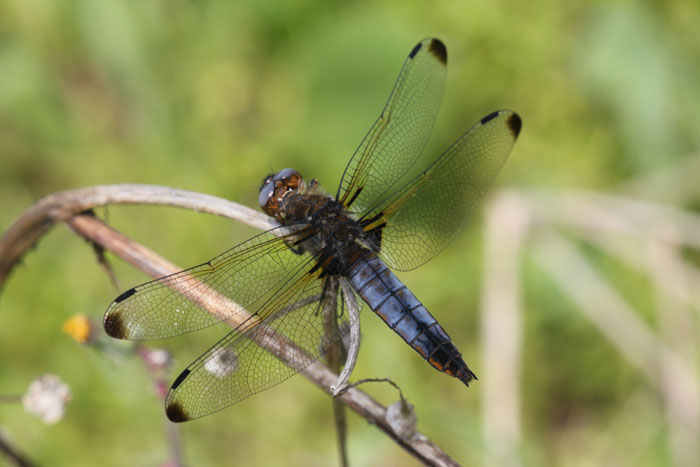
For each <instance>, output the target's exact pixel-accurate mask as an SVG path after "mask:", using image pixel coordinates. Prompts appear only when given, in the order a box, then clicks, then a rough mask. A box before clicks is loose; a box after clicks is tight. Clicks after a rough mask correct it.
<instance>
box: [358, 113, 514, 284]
mask: <svg viewBox="0 0 700 467" xmlns="http://www.w3.org/2000/svg"><path fill="white" fill-rule="evenodd" d="M521 126H522V122H521V120H520V117H519V116H518V114H516V113H515V112H513V111H510V110H501V111H498V112H493V113H491V114H489V115H487V116H486V117H484V118H482V119H481V120H480V121H479V123H477V124H476V125H474V126H473V127H472V128H471V129H470V130H469V131H467V132H466V133H465V134H464V135H462V137H460V138H459V139H458V140H457V141H456V142H455V143H454V144H453V145H452V146H451V147H450V148H449V149H448V150H447V151H445V153H443V154H442V155H441V156H440V157H439V158H438V159H437V160H435V162H433V163H432V164H431V165H430V167H428V168H427V169H426V170H425V171H424V172H423V173H421V174H420V175H418V176H417V177H416V178H415V179H414V180H413V181H411V182H409V183H408V184H407V185H406V186H404V187H402V188H401V189H399V190H398V191H397V192H396V193H395V194H394V195H393V196H390V197H389V198H388V200H387V201H386V202H385V203H382V207H380V208H377V209H376V210H375V211H373V212H371V213H369V214H368V215H367V216H366V220H365V221H364V222H365V228H366V230H372V229H373V228H381V229H382V231H381V256H382V258H383V259H384V261H385V262H386V263H387V264H388V265H389V266H391V267H392V268H394V269H398V270H400V271H406V270H410V269H414V268H417V267H418V266H420V265H422V264H423V263H425V262H426V261H428V260H429V259H431V258H432V257H434V256H435V255H437V254H438V253H439V252H440V251H442V249H443V248H445V246H447V244H448V243H449V242H450V241H451V240H452V239H453V238H454V237H455V236H456V235H457V233H458V232H459V230H460V228H461V227H462V226H463V225H464V223H465V221H466V220H467V218H468V217H469V215H470V214H471V212H472V211H473V209H474V206H476V204H477V203H478V202H479V200H480V199H481V198H482V196H483V194H484V192H485V191H486V189H487V188H488V187H489V185H491V182H492V181H493V180H494V179H495V178H496V175H498V173H499V172H500V170H501V168H502V167H503V164H504V163H505V161H506V159H507V158H508V154H510V151H511V149H512V148H513V145H514V144H515V140H516V139H517V137H518V135H519V133H520V128H521Z"/></svg>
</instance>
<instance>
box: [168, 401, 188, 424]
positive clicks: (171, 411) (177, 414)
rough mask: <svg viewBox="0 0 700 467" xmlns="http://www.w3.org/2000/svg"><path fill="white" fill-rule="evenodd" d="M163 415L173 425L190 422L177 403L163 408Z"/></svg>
mask: <svg viewBox="0 0 700 467" xmlns="http://www.w3.org/2000/svg"><path fill="white" fill-rule="evenodd" d="M165 415H167V416H168V420H170V421H171V422H173V423H182V422H186V421H188V420H191V419H190V417H189V415H187V412H185V409H183V408H182V405H180V403H179V402H171V403H170V404H168V406H167V407H166V408H165Z"/></svg>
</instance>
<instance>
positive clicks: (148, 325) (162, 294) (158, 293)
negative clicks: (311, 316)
mask: <svg viewBox="0 0 700 467" xmlns="http://www.w3.org/2000/svg"><path fill="white" fill-rule="evenodd" d="M289 229H290V228H289V227H280V228H278V229H273V230H271V231H268V232H266V233H263V234H260V235H257V236H255V237H253V238H251V239H250V240H248V241H246V242H244V243H241V244H240V245H238V246H235V247H233V248H232V249H230V250H228V251H227V252H225V253H222V254H221V255H219V256H217V257H216V258H214V259H212V260H211V261H208V262H206V263H204V264H200V265H199V266H195V267H193V268H190V269H185V270H184V271H180V272H178V273H175V274H172V275H170V276H165V277H162V278H160V279H156V280H154V281H151V282H147V283H145V284H142V285H139V286H137V287H134V288H132V289H129V290H127V291H126V292H124V293H123V294H121V295H120V296H119V297H117V298H116V299H115V300H114V301H113V302H112V304H111V305H110V306H109V307H108V308H107V312H106V313H105V317H104V328H105V331H106V332H107V334H109V335H110V336H112V337H116V338H119V339H129V340H152V339H161V338H165V337H171V336H176V335H180V334H184V333H187V332H191V331H195V330H198V329H202V328H206V327H208V326H212V325H214V324H216V323H219V322H221V321H224V320H231V322H233V323H236V322H240V320H241V316H242V315H241V313H245V309H246V308H248V307H249V306H250V305H251V304H252V303H254V302H255V301H256V300H258V299H259V298H260V297H261V296H264V295H265V294H266V293H267V292H269V291H270V290H271V289H273V288H274V287H275V286H277V285H278V284H280V283H283V282H285V281H286V280H289V278H290V276H291V275H292V274H293V272H294V271H297V270H298V269H299V267H300V266H301V265H303V264H305V263H307V262H308V261H310V257H309V255H297V254H294V253H293V252H292V251H291V250H290V248H289V243H288V242H292V241H293V240H292V236H291V234H289Z"/></svg>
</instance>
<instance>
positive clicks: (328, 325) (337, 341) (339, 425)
mask: <svg viewBox="0 0 700 467" xmlns="http://www.w3.org/2000/svg"><path fill="white" fill-rule="evenodd" d="M327 284H328V288H327V289H326V290H324V294H323V299H322V300H321V313H322V314H323V328H324V331H325V334H326V337H327V343H326V344H327V348H326V355H325V356H326V363H327V364H328V368H329V369H330V370H331V371H333V372H334V373H338V372H339V371H340V366H341V364H342V360H343V353H344V349H343V342H342V339H341V338H340V329H339V328H338V310H337V303H338V302H337V300H338V281H337V280H336V279H335V278H334V277H330V278H329V279H328V282H327ZM331 405H332V406H333V419H334V420H335V432H336V439H337V442H338V457H339V460H340V465H341V467H346V466H347V465H348V453H347V419H346V417H345V405H343V403H342V402H340V401H339V400H338V399H336V398H335V397H334V398H333V399H332V400H331Z"/></svg>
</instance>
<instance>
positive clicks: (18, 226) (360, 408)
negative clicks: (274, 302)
mask: <svg viewBox="0 0 700 467" xmlns="http://www.w3.org/2000/svg"><path fill="white" fill-rule="evenodd" d="M108 204H149V205H151V204H156V205H167V206H177V207H184V208H188V209H193V210H196V211H199V212H207V213H210V214H216V215H220V216H224V217H228V218H231V219H235V220H239V221H241V222H244V223H246V224H249V225H252V226H255V227H258V228H262V229H265V230H267V229H269V228H271V227H274V226H275V224H274V222H272V221H270V220H268V219H267V218H266V216H264V215H263V214H259V213H257V212H256V211H253V210H251V209H249V208H246V207H244V206H241V205H238V204H236V203H233V202H230V201H226V200H223V199H220V198H216V197H214V196H209V195H203V194H199V193H194V192H190V191H186V190H176V189H172V188H166V187H159V186H153V185H107V186H96V187H91V188H84V189H80V190H72V191H66V192H61V193H56V194H54V195H51V196H47V197H46V198H43V199H42V200H40V201H39V202H38V203H36V204H35V205H34V206H32V207H31V208H30V209H28V210H27V211H25V213H24V214H23V215H22V216H20V218H19V219H18V220H17V221H16V222H15V223H14V224H13V225H12V226H11V227H10V229H9V230H8V231H7V232H5V234H4V235H3V236H2V238H0V285H2V283H3V280H4V279H5V278H6V277H7V275H8V274H9V272H10V271H11V270H12V267H13V266H14V264H16V263H17V261H18V260H19V259H20V258H21V257H22V255H23V254H24V253H25V252H26V251H27V249H28V248H30V247H31V246H32V245H34V244H35V243H36V241H37V240H38V239H39V238H40V237H41V235H43V234H44V233H45V232H46V231H47V230H48V229H49V228H50V227H51V226H52V225H53V224H55V223H57V222H62V221H63V222H66V223H67V224H68V225H69V226H70V227H71V229H72V230H73V231H75V232H76V233H77V234H79V235H81V236H82V237H84V238H86V239H88V240H90V241H91V242H94V243H95V244H97V245H99V246H100V247H102V248H104V249H105V250H108V251H111V252H112V253H114V254H116V255H117V256H119V257H120V258H122V259H124V260H125V261H127V262H129V263H130V264H132V265H133V266H134V267H136V268H138V269H140V270H142V271H144V272H146V273H147V274H149V275H151V276H152V277H154V278H157V277H161V276H164V275H168V274H172V273H175V272H178V271H179V270H181V268H179V267H177V266H176V265H174V264H172V263H170V262H169V261H167V260H165V259H164V258H162V257H160V256H159V255H157V254H156V253H155V252H153V251H151V250H149V249H148V248H146V247H145V246H143V245H141V244H139V243H137V242H135V241H133V240H131V239H130V238H128V237H127V236H125V235H123V234H121V233H119V232H117V231H115V230H114V229H112V228H110V227H108V226H107V225H105V224H104V223H102V222H101V221H100V220H98V219H96V218H95V217H94V216H92V215H88V214H81V213H83V212H84V211H87V210H90V209H92V208H95V207H99V206H104V205H108ZM281 337H282V338H281V340H280V344H279V345H278V346H276V347H277V348H276V349H273V351H274V352H275V355H277V356H278V357H279V358H281V359H283V360H284V359H285V354H286V353H287V352H288V351H289V346H293V345H294V344H293V343H291V342H288V341H287V340H286V339H284V338H283V336H281ZM272 347H275V346H272ZM300 373H301V374H302V375H303V376H305V377H306V378H307V379H309V380H310V381H311V382H312V383H314V384H315V385H316V386H318V387H319V388H321V389H322V390H323V391H325V392H326V393H329V392H330V389H329V388H330V387H331V386H332V385H333V384H335V383H336V382H337V379H338V376H337V375H336V374H335V373H334V372H332V371H331V370H329V369H328V368H327V367H326V366H324V365H323V364H322V363H321V362H319V361H315V362H313V363H312V364H311V365H309V366H308V367H306V368H305V369H303V370H301V371H300ZM338 400H340V401H341V402H342V403H343V404H345V405H346V406H348V407H349V408H350V409H352V410H354V411H355V412H356V413H357V414H359V415H360V416H361V417H363V418H365V419H366V420H367V421H368V422H369V423H372V424H374V425H376V426H377V427H378V428H379V429H380V430H381V431H383V432H384V433H386V434H387V435H388V436H389V437H390V438H391V439H392V440H394V441H395V442H396V444H398V445H399V446H401V447H402V448H403V449H405V450H406V451H407V452H408V453H409V454H411V455H412V456H414V457H416V458H417V459H418V460H420V461H421V462H423V463H425V464H428V465H439V466H455V465H458V464H457V463H456V462H455V461H454V460H453V459H452V458H450V457H449V456H448V455H447V454H446V453H445V452H444V451H443V450H442V449H440V448H439V447H438V446H436V445H435V444H434V443H432V442H431V441H430V440H428V438H427V437H425V436H424V435H421V434H420V433H418V434H416V436H414V437H413V438H411V439H402V438H401V437H399V436H398V435H397V434H396V433H394V431H393V429H392V428H391V426H390V425H389V424H388V423H387V421H386V420H385V414H386V408H385V407H384V406H382V405H381V404H379V403H378V402H377V401H375V400H374V399H372V398H371V397H370V396H369V395H368V394H366V393H365V392H363V391H361V390H359V389H357V388H352V389H350V390H348V391H347V392H345V393H344V394H343V395H342V396H339V397H338Z"/></svg>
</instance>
